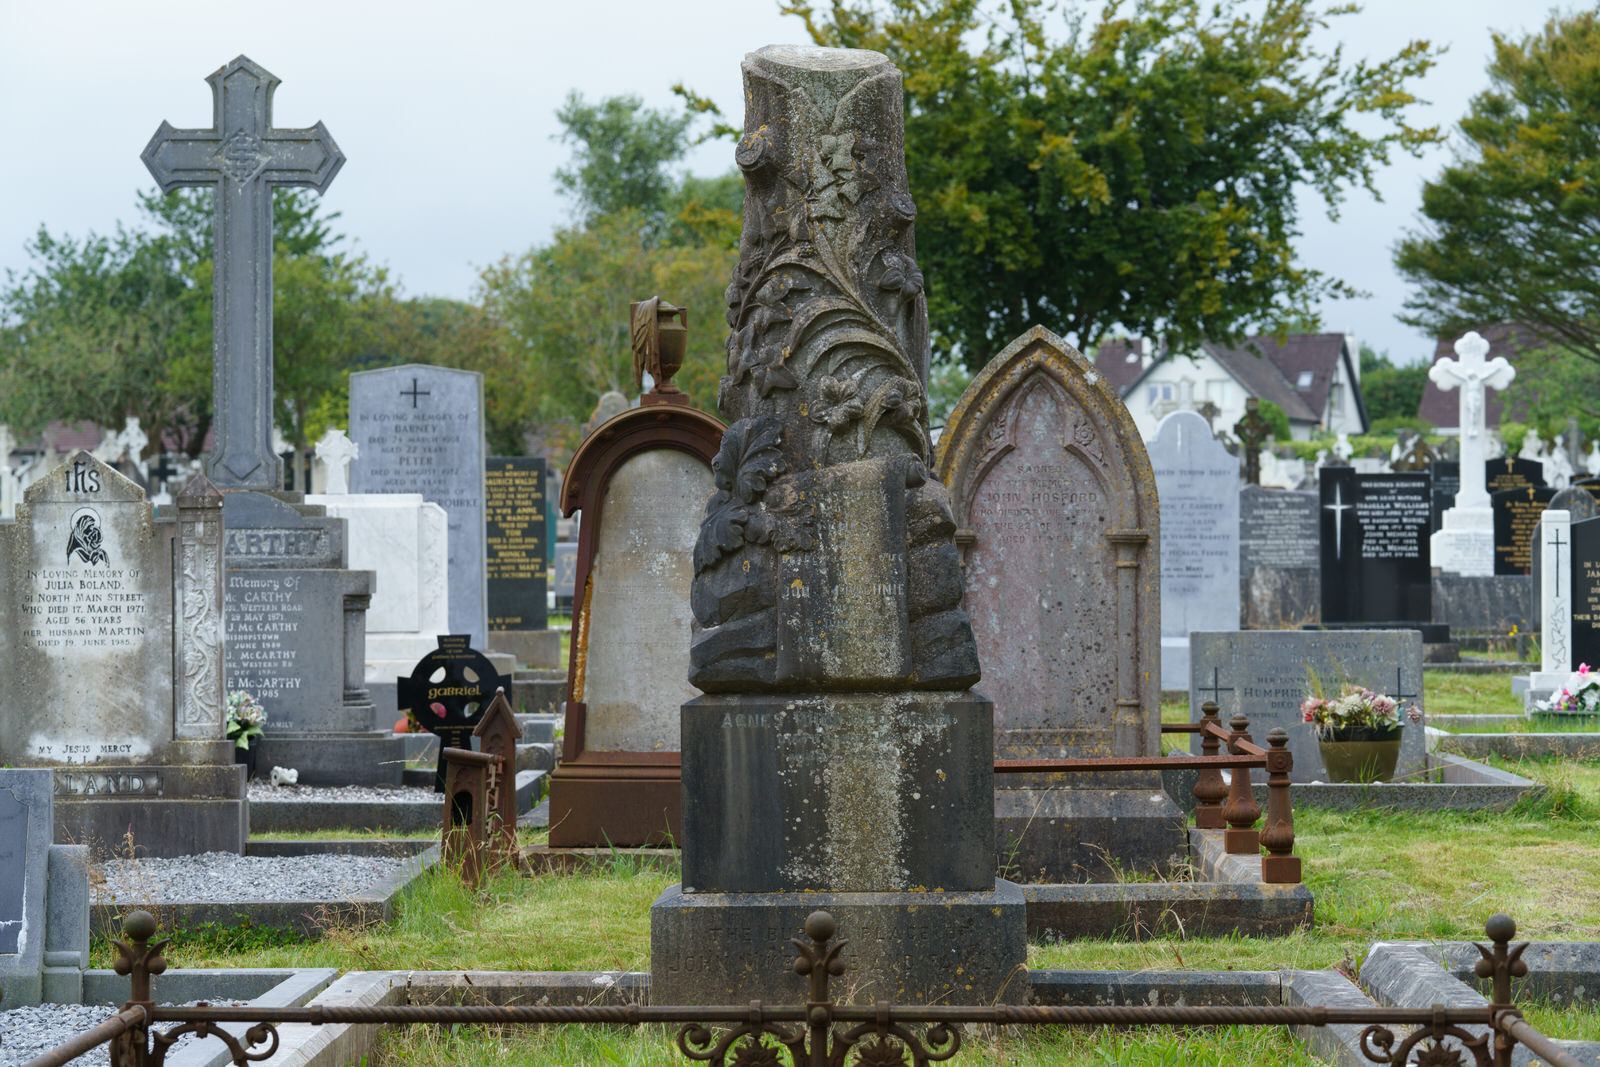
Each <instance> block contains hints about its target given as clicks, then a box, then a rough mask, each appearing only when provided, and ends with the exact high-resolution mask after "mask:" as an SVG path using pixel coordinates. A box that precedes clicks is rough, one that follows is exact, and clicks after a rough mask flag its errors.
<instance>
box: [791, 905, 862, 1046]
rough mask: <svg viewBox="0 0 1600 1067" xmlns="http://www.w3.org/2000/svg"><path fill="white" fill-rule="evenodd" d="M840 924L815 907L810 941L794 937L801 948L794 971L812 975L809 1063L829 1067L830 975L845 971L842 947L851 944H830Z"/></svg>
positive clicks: (809, 927) (809, 921) (808, 1013)
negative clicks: (806, 941) (841, 956)
mask: <svg viewBox="0 0 1600 1067" xmlns="http://www.w3.org/2000/svg"><path fill="white" fill-rule="evenodd" d="M838 928H839V925H838V923H836V922H834V919H833V916H832V915H829V914H828V913H827V912H825V911H814V912H812V913H811V914H810V915H808V916H806V925H805V931H806V936H807V937H809V938H810V939H811V944H809V945H808V944H806V943H805V942H804V941H802V940H800V939H799V938H798V937H796V938H793V939H792V941H793V944H794V947H795V948H797V949H799V950H800V955H799V956H797V957H796V958H795V961H794V969H795V973H796V974H801V975H809V976H810V978H811V996H810V998H809V999H807V1001H806V1029H807V1030H809V1031H810V1034H811V1038H810V1041H809V1043H808V1045H807V1048H806V1058H807V1060H808V1061H809V1067H828V1053H829V1045H830V1044H831V1041H830V1035H831V1033H832V1030H833V998H832V997H830V996H829V995H828V978H829V976H830V975H840V974H843V973H844V960H842V959H840V958H839V950H840V949H842V948H844V947H845V945H847V944H849V942H848V941H840V942H837V943H836V944H833V945H829V944H828V942H829V941H830V940H832V938H833V935H834V933H835V931H837V930H838Z"/></svg>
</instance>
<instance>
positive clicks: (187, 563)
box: [172, 474, 233, 763]
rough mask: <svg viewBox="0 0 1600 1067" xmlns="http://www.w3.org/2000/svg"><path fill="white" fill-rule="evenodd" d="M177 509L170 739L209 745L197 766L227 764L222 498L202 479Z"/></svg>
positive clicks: (184, 492) (230, 753) (186, 488)
mask: <svg viewBox="0 0 1600 1067" xmlns="http://www.w3.org/2000/svg"><path fill="white" fill-rule="evenodd" d="M177 505H178V539H177V549H176V552H177V557H178V559H177V566H176V568H175V570H176V573H175V574H174V575H173V576H172V577H173V585H174V587H175V590H176V593H175V599H176V601H177V609H178V610H177V612H176V613H175V614H176V616H177V618H176V619H175V620H174V621H175V623H176V626H175V630H176V643H177V649H178V651H177V661H178V676H177V677H176V678H174V679H173V686H172V688H173V701H174V702H175V703H176V705H177V708H176V714H175V715H174V716H173V726H172V732H173V737H174V738H175V739H177V740H181V741H198V742H206V743H207V744H205V745H203V746H201V748H202V749H203V750H204V754H198V753H197V755H196V758H195V762H203V763H231V762H233V744H232V743H231V742H229V741H228V740H227V738H226V735H225V733H224V725H223V720H224V718H225V717H226V710H225V709H226V705H227V701H226V700H225V694H224V692H223V655H222V494H221V493H220V492H218V491H217V488H216V487H215V486H213V485H212V484H211V483H210V482H209V481H207V480H206V477H205V475H203V474H200V475H196V476H195V477H194V478H193V479H191V480H190V482H189V484H188V485H186V486H184V487H183V489H182V490H181V491H180V492H179V493H178V499H177Z"/></svg>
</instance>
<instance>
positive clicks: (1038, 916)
mask: <svg viewBox="0 0 1600 1067" xmlns="http://www.w3.org/2000/svg"><path fill="white" fill-rule="evenodd" d="M1022 893H1023V896H1024V897H1025V898H1026V899H1027V902H1028V940H1029V941H1032V942H1035V943H1038V942H1051V941H1075V940H1078V939H1079V938H1116V939H1121V940H1132V941H1137V940H1143V939H1145V938H1148V937H1156V936H1161V935H1167V934H1178V935H1179V936H1181V937H1230V936H1234V935H1237V936H1241V937H1287V936H1288V935H1289V934H1292V933H1293V932H1294V931H1296V930H1302V929H1304V930H1309V929H1311V927H1312V909H1313V904H1314V901H1313V899H1312V895H1311V891H1310V890H1309V889H1307V888H1306V887H1305V886H1303V885H1264V884H1262V883H1260V882H1255V883H1247V882H1234V883H1226V882H1126V883H1120V884H1100V885H1090V884H1079V885H1027V886H1023V887H1022Z"/></svg>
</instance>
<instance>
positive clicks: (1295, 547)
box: [1239, 485, 1322, 630]
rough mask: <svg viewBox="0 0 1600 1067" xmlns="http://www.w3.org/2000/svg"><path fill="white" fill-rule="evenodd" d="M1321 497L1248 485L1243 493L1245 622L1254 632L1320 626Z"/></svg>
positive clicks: (1241, 535) (1241, 586) (1241, 568)
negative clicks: (1319, 498) (1318, 525)
mask: <svg viewBox="0 0 1600 1067" xmlns="http://www.w3.org/2000/svg"><path fill="white" fill-rule="evenodd" d="M1317 534H1318V528H1317V495H1316V494H1315V493H1302V492H1296V491H1294V490H1290V489H1263V488H1261V487H1260V486H1255V485H1248V486H1245V487H1244V489H1242V490H1240V492H1239V598H1240V602H1241V603H1240V619H1241V621H1242V622H1243V623H1244V625H1245V626H1247V627H1249V628H1250V629H1252V630H1283V629H1295V628H1298V627H1300V626H1304V625H1307V624H1310V623H1315V622H1318V621H1319V620H1320V619H1321V617H1322V612H1321V570H1320V567H1321V561H1320V559H1319V557H1318V552H1317Z"/></svg>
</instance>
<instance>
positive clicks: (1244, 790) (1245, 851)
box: [1222, 711, 1261, 856]
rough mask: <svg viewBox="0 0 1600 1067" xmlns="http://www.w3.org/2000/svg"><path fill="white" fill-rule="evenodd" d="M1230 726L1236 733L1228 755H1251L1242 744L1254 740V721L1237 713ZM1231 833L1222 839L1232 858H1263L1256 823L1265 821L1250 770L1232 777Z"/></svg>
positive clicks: (1226, 816) (1235, 770)
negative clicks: (1252, 738)
mask: <svg viewBox="0 0 1600 1067" xmlns="http://www.w3.org/2000/svg"><path fill="white" fill-rule="evenodd" d="M1228 725H1229V726H1231V727H1232V728H1233V732H1232V733H1230V734H1229V735H1228V751H1229V753H1231V754H1232V755H1235V756H1245V755H1249V753H1247V752H1245V750H1244V749H1243V748H1242V747H1240V745H1239V742H1241V741H1249V740H1250V720H1249V719H1248V718H1246V717H1245V714H1244V712H1242V711H1241V712H1235V713H1234V716H1233V718H1232V719H1230V720H1229V722H1228ZM1222 817H1223V818H1224V819H1226V820H1227V823H1228V829H1227V831H1226V832H1224V833H1223V835H1222V850H1223V851H1224V852H1225V853H1227V854H1228V855H1230V856H1259V855H1260V854H1261V835H1260V834H1258V833H1257V832H1256V828H1255V827H1256V820H1257V819H1259V818H1261V805H1259V804H1257V803H1256V794H1255V790H1253V789H1252V788H1251V787H1250V768H1249V767H1235V768H1233V770H1232V771H1231V772H1230V773H1229V775H1228V803H1227V805H1226V806H1225V807H1224V808H1223V809H1222Z"/></svg>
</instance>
